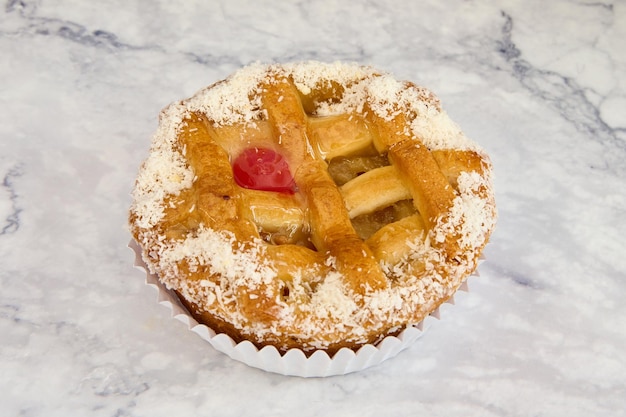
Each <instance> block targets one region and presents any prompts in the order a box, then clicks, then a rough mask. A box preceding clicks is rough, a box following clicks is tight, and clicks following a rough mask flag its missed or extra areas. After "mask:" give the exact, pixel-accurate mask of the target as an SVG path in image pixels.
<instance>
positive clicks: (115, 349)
mask: <svg viewBox="0 0 626 417" xmlns="http://www.w3.org/2000/svg"><path fill="white" fill-rule="evenodd" d="M389 3H391V2H389ZM383 4H384V2H373V1H354V2H347V1H346V2H340V1H331V0H323V1H315V2H307V1H298V2H295V1H285V2H271V1H255V2H253V1H241V0H228V1H221V2H183V1H180V0H179V1H154V2H147V1H146V2H139V1H138V2H127V1H121V0H104V1H100V2H91V1H78V0H66V1H64V0H59V1H47V0H8V1H4V2H3V4H2V6H1V7H2V9H1V11H0V55H1V56H2V59H1V60H0V80H2V81H1V83H0V181H1V182H0V265H1V266H0V286H1V287H0V340H1V343H0V415H2V416H87V415H89V416H167V415H176V416H251V415H255V416H277V415H298V416H327V415H346V416H383V415H393V416H446V417H450V416H569V417H574V416H585V417H586V416H623V415H626V353H625V351H626V303H624V298H625V296H626V47H625V46H624V45H625V43H624V42H625V39H626V3H625V2H623V1H617V0H614V1H611V0H607V1H599V2H598V1H583V0H578V1H564V0H557V1H550V2H546V1H543V0H531V1H510V2H498V1H495V0H491V1H481V2H479V1H461V0H454V1H448V2H439V1H436V0H429V1H409V0H404V1H396V2H393V3H392V5H389V6H383ZM303 59H320V60H325V61H334V60H349V61H357V62H361V63H365V64H372V65H374V66H377V67H379V68H381V69H384V70H388V71H391V72H393V73H394V74H395V75H396V76H397V77H398V78H402V79H411V80H413V81H416V82H418V83H421V84H423V85H426V86H428V87H430V88H431V89H432V90H434V91H435V92H436V93H438V95H439V96H440V97H441V99H442V101H443V104H444V107H445V108H446V109H447V110H448V112H449V113H450V114H451V116H452V117H453V118H454V119H455V120H456V121H457V122H458V123H460V124H461V126H462V127H463V128H464V130H465V131H466V133H467V134H468V135H469V136H470V137H472V138H474V139H475V140H476V141H478V142H479V143H481V144H482V145H483V146H484V147H485V148H486V149H487V150H488V151H489V152H490V153H491V155H492V158H493V161H494V164H495V167H496V170H497V171H496V172H497V174H496V175H497V179H496V187H497V195H498V203H499V209H500V221H499V225H498V229H497V231H496V233H495V234H494V236H493V239H492V244H491V245H490V246H489V247H488V250H487V257H488V260H489V262H487V263H486V264H484V266H483V267H482V269H481V272H482V276H481V277H480V278H478V279H475V280H473V281H472V282H471V283H470V292H469V293H468V294H464V296H462V297H460V298H459V299H458V300H457V305H456V306H454V307H453V308H452V309H448V310H447V311H446V312H445V314H443V316H442V320H441V321H439V322H436V323H435V325H433V327H431V329H430V330H429V331H428V332H427V333H426V334H425V336H424V337H423V338H421V339H420V340H419V341H418V342H417V343H416V344H415V345H414V346H412V347H411V348H410V349H408V350H407V351H405V352H403V353H402V354H400V355H399V356H398V357H396V358H394V359H392V360H390V361H388V362H386V363H384V364H383V365H381V366H378V367H375V368H372V369H370V370H367V371H364V372H361V373H357V374H351V375H347V376H342V377H333V378H326V379H301V378H290V377H283V376H280V375H274V374H269V373H265V372H262V371H258V370H255V369H252V368H248V367H246V366H245V365H242V364H240V363H238V362H235V361H233V360H231V359H229V358H227V357H225V356H224V355H222V354H220V353H217V352H216V351H214V350H213V349H212V348H211V347H210V346H209V345H208V344H207V343H206V342H204V341H202V340H201V339H200V338H199V337H197V336H196V335H195V334H193V333H191V332H189V331H188V330H186V328H185V327H184V326H183V325H182V324H181V323H180V322H178V321H176V320H173V319H171V318H170V317H169V312H168V311H167V310H166V309H165V308H164V307H162V306H159V305H158V304H157V303H156V301H155V291H154V290H153V289H151V288H149V287H146V286H145V285H144V283H143V276H142V274H141V273H140V272H139V271H137V270H135V269H134V268H133V267H132V254H131V252H130V251H129V249H127V248H126V244H127V243H128V240H129V234H128V232H127V230H126V226H125V221H126V210H127V208H128V205H129V203H130V197H129V192H130V189H131V187H132V184H133V181H134V177H135V174H136V171H137V168H138V166H139V164H140V162H141V161H142V159H143V158H144V157H145V156H146V152H147V147H148V142H149V139H150V136H151V134H152V132H153V131H154V129H155V128H156V117H157V114H158V111H159V110H160V109H161V108H162V107H163V106H165V105H166V104H168V103H169V102H171V101H173V100H176V99H179V98H183V97H187V96H189V95H191V94H192V93H194V92H195V91H196V90H198V89H199V88H201V87H203V86H205V85H207V84H209V83H212V82H214V81H216V80H218V79H221V78H223V77H225V76H226V75H228V74H229V73H230V72H232V71H233V70H235V69H236V68H238V67H240V66H241V65H244V64H247V63H249V62H251V61H255V60H261V61H264V62H269V61H288V60H303Z"/></svg>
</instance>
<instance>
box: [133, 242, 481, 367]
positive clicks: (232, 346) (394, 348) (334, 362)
mask: <svg viewBox="0 0 626 417" xmlns="http://www.w3.org/2000/svg"><path fill="white" fill-rule="evenodd" d="M128 247H129V248H131V249H132V250H133V251H134V252H135V264H134V265H135V267H137V268H138V269H141V270H143V271H145V273H146V284H147V285H150V286H152V287H154V288H155V289H156V290H157V293H158V295H157V301H158V302H159V304H161V305H164V306H166V307H168V308H170V310H171V312H172V316H173V317H174V318H176V319H178V320H180V321H181V322H183V323H185V324H186V325H187V326H188V328H189V330H191V331H193V332H195V333H197V334H198V335H199V336H200V337H201V338H202V339H204V340H206V341H207V342H209V343H210V344H211V345H212V346H213V348H215V349H216V350H218V351H220V352H222V353H225V354H226V355H228V356H229V357H231V358H232V359H234V360H237V361H239V362H243V363H245V364H246V365H248V366H251V367H254V368H259V369H263V370H265V371H268V372H274V373H278V374H282V375H290V376H300V377H326V376H334V375H344V374H348V373H352V372H357V371H362V370H364V369H366V368H369V367H371V366H374V365H378V364H380V363H382V362H384V361H385V360H387V359H390V358H393V357H394V356H396V355H397V354H398V353H400V352H401V351H403V350H404V349H406V348H407V347H409V346H411V344H413V342H415V341H416V340H417V339H419V338H420V337H421V336H422V335H423V334H424V332H425V331H426V330H427V329H428V328H429V327H430V325H431V322H432V321H433V320H435V319H439V317H440V315H441V310H445V309H446V308H448V306H451V305H453V304H454V296H453V297H451V298H450V299H449V300H448V301H447V302H446V303H444V304H442V305H441V306H440V307H439V308H437V310H435V311H434V312H433V313H431V314H430V316H428V317H426V319H424V320H423V321H422V322H421V323H419V324H417V325H414V326H410V327H407V328H406V329H405V330H404V331H402V332H401V333H400V334H399V335H398V336H388V337H386V338H384V339H383V340H382V341H381V342H379V343H377V344H376V345H371V344H367V345H364V346H363V347H361V348H360V349H359V350H358V351H356V352H355V351H353V350H351V349H347V348H343V349H341V350H339V351H338V352H337V353H336V354H335V355H334V356H333V357H332V358H331V357H330V356H329V355H328V354H327V353H326V352H324V351H322V350H318V351H315V352H314V353H313V354H312V355H310V356H308V357H307V356H306V355H305V354H304V352H302V351H301V350H300V349H291V350H289V351H288V352H287V353H285V354H284V355H281V353H280V352H279V351H278V349H276V348H275V347H274V346H265V347H263V348H262V349H258V348H257V347H256V346H254V344H252V343H251V342H248V341H243V342H240V343H235V341H234V340H233V339H232V338H231V337H230V336H228V335H226V334H224V333H219V334H217V333H215V331H213V329H211V328H209V327H208V326H206V325H204V324H200V323H198V322H197V321H196V320H195V319H194V318H193V317H192V316H191V315H190V314H189V312H188V311H187V309H186V308H185V307H184V306H183V305H182V303H181V302H180V300H179V299H178V297H177V296H176V294H175V293H174V292H173V291H171V290H168V289H167V288H165V286H164V285H163V284H162V283H161V282H160V281H159V279H158V278H157V276H156V275H154V274H151V273H150V271H149V269H148V268H147V266H146V265H145V263H144V262H143V259H142V258H141V248H140V247H139V245H137V243H136V242H135V241H134V240H131V242H130V243H129V244H128ZM482 260H483V259H481V261H479V263H480V262H482ZM474 275H478V273H477V272H476V273H474ZM459 290H461V291H465V292H467V291H468V286H467V281H465V282H464V283H463V284H462V285H461V287H460V288H459Z"/></svg>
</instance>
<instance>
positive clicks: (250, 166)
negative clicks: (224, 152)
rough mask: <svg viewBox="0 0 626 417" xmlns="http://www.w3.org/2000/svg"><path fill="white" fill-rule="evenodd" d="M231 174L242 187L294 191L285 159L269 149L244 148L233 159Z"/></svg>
mask: <svg viewBox="0 0 626 417" xmlns="http://www.w3.org/2000/svg"><path fill="white" fill-rule="evenodd" d="M233 174H234V176H235V182H237V184H238V185H239V186H241V187H244V188H250V189H253V190H261V191H276V192H280V193H288V194H293V193H295V191H296V183H295V181H294V179H293V176H292V175H291V171H290V170H289V165H287V161H285V158H283V156H282V155H280V154H279V153H276V152H274V151H273V150H271V149H267V148H251V149H246V150H245V151H243V152H242V153H241V154H240V155H239V156H238V157H237V158H236V159H235V160H234V161H233Z"/></svg>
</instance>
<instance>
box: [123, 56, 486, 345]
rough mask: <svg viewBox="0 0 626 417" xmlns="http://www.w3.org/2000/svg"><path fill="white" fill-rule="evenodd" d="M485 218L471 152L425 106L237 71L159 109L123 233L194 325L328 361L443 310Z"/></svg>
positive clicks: (313, 69) (387, 78)
mask: <svg viewBox="0 0 626 417" xmlns="http://www.w3.org/2000/svg"><path fill="white" fill-rule="evenodd" d="M496 216H497V215H496V206H495V199H494V192H493V185H492V165H491V162H490V159H489V157H488V155H487V154H486V153H485V151H484V150H483V149H482V148H480V147H479V146H478V145H477V144H475V143H474V142H472V141H471V140H470V139H468V138H467V137H466V136H465V135H464V134H463V132H462V131H461V130H460V128H459V127H458V126H457V125H456V124H455V123H454V122H453V121H452V120H451V119H450V118H449V116H448V115H447V114H446V113H445V111H443V110H442V109H441V106H440V102H439V100H438V98H437V97H436V96H435V95H434V94H433V93H431V92H430V91H429V90H427V89H425V88H423V87H420V86H417V85H415V84H413V83H411V82H405V81H398V80H396V79H395V78H394V77H393V76H392V75H390V74H388V73H385V72H380V71H377V70H375V69H373V68H371V67H367V66H362V65H357V64H351V63H321V62H301V63H290V64H270V65H264V64H253V65H249V66H247V67H244V68H242V69H240V70H239V71H237V72H235V73H234V74H232V75H231V76H230V77H228V78H227V79H225V80H223V81H220V82H218V83H215V84H213V85H211V86H209V87H207V88H205V89H203V90H201V91H199V92H198V93H196V94H195V95H194V96H193V97H191V98H189V99H186V100H183V101H180V102H175V103H173V104H171V105H169V106H168V107H167V108H165V109H164V110H163V111H162V112H161V115H160V119H159V126H158V130H157V132H156V133H155V135H154V137H153V140H152V144H151V148H150V152H149V154H148V157H147V159H146V160H145V161H144V162H143V164H142V165H141V167H140V169H139V173H138V176H137V180H136V183H135V187H134V190H133V202H132V206H131V208H130V215H129V225H130V230H131V233H132V235H133V237H134V239H135V240H136V241H137V243H138V245H139V246H140V247H141V248H142V254H143V255H142V256H143V259H144V261H145V262H146V264H147V265H148V267H149V269H150V271H151V272H152V273H155V274H157V275H158V277H159V279H160V281H161V282H162V283H163V284H164V285H165V286H166V287H167V288H169V289H172V290H174V291H175V292H176V294H177V295H178V297H179V298H180V299H181V301H182V302H183V303H184V305H185V306H186V307H187V308H188V310H189V311H190V313H191V314H192V315H193V316H194V317H195V318H196V319H197V320H198V321H199V322H201V323H204V324H206V325H207V326H209V327H210V328H212V329H213V330H215V331H216V332H218V333H226V334H228V335H229V336H230V337H232V338H233V340H235V341H236V342H240V341H243V340H249V341H251V342H252V343H254V344H255V345H256V346H258V347H262V346H266V345H273V346H275V347H276V348H277V349H278V350H279V351H280V352H286V351H288V350H289V349H293V348H297V349H301V350H302V351H304V352H305V353H311V352H313V351H315V350H325V351H327V352H328V353H329V354H333V353H334V352H336V351H337V350H339V349H341V348H343V347H347V348H350V349H355V350H356V349H358V348H359V347H360V346H362V345H364V344H376V343H377V342H379V341H380V340H382V339H383V338H384V337H386V336H389V335H397V334H398V333H400V332H401V331H402V330H403V329H405V328H406V327H407V326H413V325H416V324H417V323H420V322H421V321H422V320H423V319H424V318H425V317H426V316H428V315H429V314H430V313H432V312H433V311H434V310H435V309H437V307H438V306H439V305H440V304H441V303H443V302H445V301H446V300H448V299H449V298H450V297H451V296H452V295H453V294H454V293H455V292H456V291H457V289H458V288H459V287H460V286H461V284H462V283H463V282H464V281H465V280H466V279H467V277H468V276H469V275H470V274H472V273H473V272H474V271H475V269H476V267H477V263H478V260H479V257H480V256H481V252H482V251H483V248H484V247H485V245H486V243H487V242H488V240H489V236H490V234H491V232H492V230H493V228H494V226H495V223H496Z"/></svg>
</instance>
